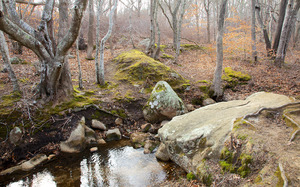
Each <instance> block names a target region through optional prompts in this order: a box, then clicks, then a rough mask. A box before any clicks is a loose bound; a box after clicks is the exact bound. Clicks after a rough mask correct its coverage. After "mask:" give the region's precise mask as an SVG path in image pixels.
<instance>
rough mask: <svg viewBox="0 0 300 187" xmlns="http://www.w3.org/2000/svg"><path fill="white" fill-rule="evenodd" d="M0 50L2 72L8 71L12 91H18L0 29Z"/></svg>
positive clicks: (16, 80)
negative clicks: (2, 63)
mask: <svg viewBox="0 0 300 187" xmlns="http://www.w3.org/2000/svg"><path fill="white" fill-rule="evenodd" d="M0 10H1V2H0ZM0 52H1V54H2V59H3V62H4V69H3V71H4V72H8V73H9V78H10V80H11V82H12V85H13V91H14V92H20V87H19V84H18V79H17V77H16V75H15V72H14V70H13V68H12V66H11V63H10V59H9V51H8V47H7V43H6V41H5V37H4V34H3V32H2V31H0Z"/></svg>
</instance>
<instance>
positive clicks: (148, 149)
mask: <svg viewBox="0 0 300 187" xmlns="http://www.w3.org/2000/svg"><path fill="white" fill-rule="evenodd" d="M158 144H159V143H158V141H155V140H146V142H145V146H144V154H150V153H152V152H153V150H154V149H155V148H156V147H157V145H158Z"/></svg>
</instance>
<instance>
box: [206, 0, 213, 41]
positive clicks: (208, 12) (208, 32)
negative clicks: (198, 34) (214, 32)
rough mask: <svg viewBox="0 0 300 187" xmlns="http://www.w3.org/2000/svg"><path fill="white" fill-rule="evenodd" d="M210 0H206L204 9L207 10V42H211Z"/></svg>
mask: <svg viewBox="0 0 300 187" xmlns="http://www.w3.org/2000/svg"><path fill="white" fill-rule="evenodd" d="M210 4H211V1H210V0H204V9H205V12H206V22H207V25H206V30H207V43H210Z"/></svg>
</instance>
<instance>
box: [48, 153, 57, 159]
mask: <svg viewBox="0 0 300 187" xmlns="http://www.w3.org/2000/svg"><path fill="white" fill-rule="evenodd" d="M55 156H56V155H55V154H51V155H49V156H48V160H52V159H53V158H55Z"/></svg>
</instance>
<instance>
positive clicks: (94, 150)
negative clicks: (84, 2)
mask: <svg viewBox="0 0 300 187" xmlns="http://www.w3.org/2000/svg"><path fill="white" fill-rule="evenodd" d="M96 151H98V147H92V148H91V149H90V152H92V153H93V152H96Z"/></svg>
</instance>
